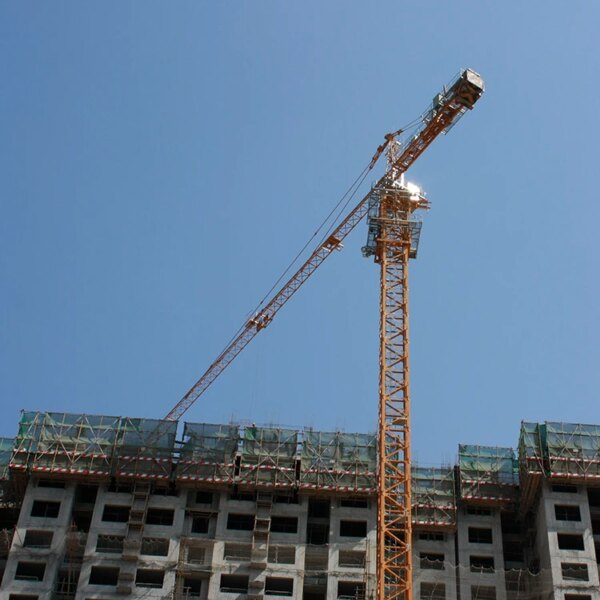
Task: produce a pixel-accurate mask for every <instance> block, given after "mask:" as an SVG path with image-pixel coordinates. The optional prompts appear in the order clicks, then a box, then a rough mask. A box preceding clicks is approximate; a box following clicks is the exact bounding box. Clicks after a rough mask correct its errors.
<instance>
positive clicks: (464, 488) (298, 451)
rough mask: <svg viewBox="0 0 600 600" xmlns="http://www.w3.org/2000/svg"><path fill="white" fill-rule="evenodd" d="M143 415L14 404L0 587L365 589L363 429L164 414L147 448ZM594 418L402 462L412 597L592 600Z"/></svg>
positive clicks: (54, 591) (370, 574) (354, 598)
mask: <svg viewBox="0 0 600 600" xmlns="http://www.w3.org/2000/svg"><path fill="white" fill-rule="evenodd" d="M156 426H157V423H156V422H150V421H148V420H141V419H140V420H132V419H121V418H113V417H110V418H109V417H90V416H87V415H57V414H48V413H24V416H23V419H22V422H21V425H20V428H19V434H18V435H17V437H16V438H15V439H14V440H10V441H6V440H3V441H2V442H1V443H2V444H3V445H2V446H0V448H4V449H5V452H4V453H0V462H1V464H0V467H1V469H2V471H1V472H2V481H3V487H2V498H1V500H2V504H1V506H0V524H1V528H2V532H1V534H2V535H1V539H2V545H1V546H0V548H1V549H0V561H1V562H0V569H1V570H2V583H1V586H0V600H34V599H37V600H50V599H56V600H109V599H116V598H132V599H133V598H144V599H146V600H159V599H167V598H169V599H173V600H179V599H186V600H196V599H197V600H203V599H210V600H213V599H225V600H234V599H243V600H258V599H266V598H273V599H274V600H277V599H278V598H280V599H281V598H298V599H304V600H334V599H336V600H337V599H341V600H363V599H365V600H366V599H368V598H369V599H370V598H374V590H375V585H374V584H375V543H376V502H375V500H376V496H375V473H374V469H375V464H376V462H375V458H376V454H375V451H376V444H375V442H376V440H375V437H374V436H373V435H370V434H346V433H340V432H329V433H328V432H315V431H312V430H293V429H281V428H273V427H269V428H258V427H255V426H254V425H252V426H248V427H242V426H239V425H231V424H229V425H207V424H186V425H185V427H184V432H183V436H182V439H181V441H180V442H176V439H175V438H176V427H177V425H176V424H174V425H173V426H171V425H169V427H171V429H170V430H169V431H168V432H167V433H165V432H164V431H163V432H162V433H161V436H159V439H158V441H155V442H154V445H153V446H152V447H148V446H147V445H145V444H144V440H147V439H149V438H148V434H149V433H152V431H154V430H155V428H156ZM532 432H533V433H532ZM596 433H598V434H600V428H598V431H596V429H592V428H591V426H579V425H571V424H552V423H547V424H541V425H539V424H527V423H524V424H522V429H521V437H520V441H519V449H518V452H517V453H515V452H514V451H513V450H511V449H509V448H495V447H482V446H465V445H461V446H459V453H458V461H457V464H456V465H452V466H447V467H440V468H435V469H432V468H419V467H415V468H414V470H413V490H414V494H413V497H414V502H413V527H414V531H413V559H414V597H415V598H419V599H431V600H442V599H444V600H446V599H447V600H458V599H460V600H471V599H475V600H479V599H481V600H517V599H519V600H524V599H529V598H532V599H533V598H535V599H540V600H545V599H551V598H552V599H554V598H556V599H560V600H600V584H599V579H598V562H599V560H600V477H598V476H599V475H600V435H598V440H596V439H595V437H594V436H595V435H596ZM154 437H156V436H154ZM597 442H598V443H597ZM553 444H554V445H553Z"/></svg>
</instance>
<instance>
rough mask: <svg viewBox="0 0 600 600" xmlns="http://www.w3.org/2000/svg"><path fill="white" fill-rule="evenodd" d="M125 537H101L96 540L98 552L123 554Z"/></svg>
mask: <svg viewBox="0 0 600 600" xmlns="http://www.w3.org/2000/svg"><path fill="white" fill-rule="evenodd" d="M124 541H125V537H124V536H122V535H99V536H98V538H97V539H96V552H102V553H103V554H121V552H123V543H124Z"/></svg>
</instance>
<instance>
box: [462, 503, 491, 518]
mask: <svg viewBox="0 0 600 600" xmlns="http://www.w3.org/2000/svg"><path fill="white" fill-rule="evenodd" d="M465 512H466V513H467V514H468V515H477V516H478V517H491V516H492V515H493V514H494V513H493V512H492V509H491V508H486V507H484V506H468V507H467V509H466V511H465Z"/></svg>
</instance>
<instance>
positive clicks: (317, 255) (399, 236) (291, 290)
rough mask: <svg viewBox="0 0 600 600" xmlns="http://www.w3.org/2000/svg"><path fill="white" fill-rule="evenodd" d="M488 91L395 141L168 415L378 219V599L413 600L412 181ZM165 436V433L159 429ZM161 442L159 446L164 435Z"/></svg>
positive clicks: (415, 232) (447, 96)
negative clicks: (347, 205) (365, 184)
mask: <svg viewBox="0 0 600 600" xmlns="http://www.w3.org/2000/svg"><path fill="white" fill-rule="evenodd" d="M483 91H484V85H483V80H482V78H481V77H480V76H479V75H478V74H477V73H476V72H474V71H472V70H470V69H466V70H464V71H462V72H461V73H460V74H459V75H458V77H457V78H456V79H455V80H454V81H453V82H452V83H451V84H450V85H449V86H447V88H444V89H443V91H442V92H441V93H439V94H437V95H436V96H435V97H434V100H433V103H432V104H431V105H430V106H429V107H428V108H427V110H426V111H425V112H424V113H423V114H422V115H421V117H419V119H418V121H417V125H416V128H415V130H414V133H413V134H412V136H411V137H410V138H409V139H407V140H406V141H405V142H404V143H403V144H400V143H399V142H398V140H397V137H398V136H399V135H400V134H401V133H403V131H402V130H399V131H396V132H394V133H390V134H387V135H386V136H385V142H384V143H383V144H382V145H381V146H379V148H378V149H377V152H376V153H375V156H374V157H373V159H372V160H371V162H370V164H369V165H368V166H367V167H366V169H365V170H364V171H363V175H362V179H361V182H362V181H363V180H364V178H365V176H366V174H367V173H368V172H369V171H370V170H371V169H372V168H373V167H374V166H375V163H376V162H377V160H378V159H379V157H380V156H381V154H382V153H383V152H384V151H385V150H386V149H387V151H388V154H387V156H388V167H387V170H386V172H385V174H384V175H383V176H382V177H381V178H380V179H379V180H378V181H377V182H376V183H375V185H374V186H373V187H372V189H371V191H369V192H368V193H367V194H366V196H364V197H363V198H362V200H360V202H359V203H358V204H357V205H356V206H355V207H354V208H353V209H352V210H351V211H350V212H349V213H348V214H347V215H346V216H345V217H344V218H342V219H341V220H340V221H339V223H338V224H337V226H336V227H335V228H334V229H333V231H332V232H331V234H330V235H328V236H327V237H326V239H324V240H323V241H322V243H320V244H319V245H318V247H317V248H316V249H315V250H314V251H313V252H312V254H311V255H310V256H309V258H308V259H307V260H306V262H305V263H304V264H303V265H302V266H301V267H300V268H299V269H298V271H297V272H296V273H295V274H294V275H293V276H292V277H291V278H290V279H289V280H288V281H287V282H286V283H285V284H284V285H283V286H282V287H281V289H279V291H277V292H276V293H275V294H273V296H272V297H271V298H270V299H269V300H268V301H267V302H266V303H265V304H264V306H263V307H262V308H260V309H259V310H258V311H257V312H256V313H255V314H254V315H253V316H252V318H251V319H249V320H248V321H247V322H246V323H245V324H244V325H243V326H242V328H241V329H240V331H239V332H238V333H237V335H236V336H235V337H234V338H233V340H232V341H231V343H229V344H228V345H227V347H226V348H225V349H224V350H223V352H222V353H221V354H220V355H219V356H218V357H217V358H216V360H215V361H214V362H213V363H212V364H211V365H210V367H209V368H208V369H207V370H206V372H205V373H204V374H203V375H202V377H200V379H199V380H198V381H197V382H196V383H195V384H194V385H193V386H192V387H191V388H190V390H189V391H188V392H187V393H186V394H185V396H184V397H183V398H182V399H181V400H180V401H179V402H178V403H177V404H176V405H175V406H174V407H173V409H172V410H171V411H170V412H169V413H168V414H167V416H166V417H165V419H166V420H167V421H173V420H178V419H179V418H180V417H181V416H182V415H183V414H184V413H185V412H186V411H187V409H188V408H189V407H190V406H191V405H192V404H193V403H194V402H195V401H196V400H197V399H198V398H199V397H200V396H201V395H202V394H203V393H204V392H205V391H206V390H207V388H208V387H209V386H210V385H211V384H212V383H213V382H214V381H215V379H217V377H219V375H220V374H221V373H222V372H223V371H224V370H225V369H226V368H227V366H228V365H230V364H231V362H232V361H233V360H234V359H235V358H236V357H237V356H238V354H240V352H241V351H242V350H243V349H244V348H245V347H246V346H247V345H248V344H249V343H250V342H251V341H252V339H253V338H254V337H255V336H256V335H257V334H258V333H259V332H260V331H261V330H262V329H264V328H265V327H266V326H267V325H269V323H271V321H272V320H273V318H274V317H275V315H276V314H277V313H278V312H279V310H280V309H281V308H283V306H284V305H285V304H286V303H287V302H288V300H290V298H291V297H292V296H293V295H294V294H295V293H296V292H297V291H298V290H299V289H300V287H301V286H302V284H303V283H304V282H305V281H307V280H308V278H309V277H310V276H311V275H312V274H313V273H314V272H315V271H316V269H317V268H318V267H319V266H320V265H321V264H322V263H323V262H324V261H325V260H326V259H327V258H328V257H329V256H330V255H331V254H332V252H333V251H334V250H339V249H341V248H342V242H343V241H344V239H345V238H346V236H348V235H349V234H350V232H351V231H352V230H353V229H354V228H355V227H356V226H357V225H358V223H360V222H361V221H362V220H363V218H365V217H368V240H367V244H366V246H365V247H364V248H363V254H364V255H365V256H373V257H374V259H375V262H376V263H378V264H379V266H380V271H381V275H380V286H381V295H380V347H379V357H380V358H379V367H380V369H379V370H380V373H379V421H378V444H379V448H378V473H377V475H378V508H377V598H378V600H393V599H396V598H402V599H404V600H411V599H412V556H411V533H412V522H411V477H410V474H411V458H410V395H409V379H410V378H409V337H408V261H409V259H410V258H414V257H416V253H417V247H418V241H419V233H420V229H421V222H420V221H419V220H418V219H417V218H416V217H415V212H416V211H417V210H419V209H425V208H428V206H429V203H428V202H427V200H426V199H425V197H424V196H423V195H422V194H421V192H420V191H419V190H418V188H416V186H412V185H411V184H405V183H404V179H403V174H404V173H405V172H406V170H407V169H408V168H409V167H410V166H411V165H412V164H413V163H414V162H415V161H416V160H417V158H418V157H419V156H420V155H421V154H422V153H423V152H424V151H425V150H426V149H427V147H428V146H429V145H430V144H431V143H432V142H433V140H434V139H435V138H436V137H437V136H438V135H440V134H441V133H445V132H447V131H448V130H449V129H450V128H451V127H452V126H453V125H455V124H456V122H457V121H458V120H459V119H460V117H462V115H463V114H464V113H465V112H466V111H467V110H469V109H472V108H473V106H474V105H475V103H476V102H477V100H478V99H479V98H480V97H481V95H482V94H483ZM159 429H160V427H159ZM158 434H159V430H157V432H155V433H153V434H151V436H150V438H152V437H153V436H154V435H158Z"/></svg>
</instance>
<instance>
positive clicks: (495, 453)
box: [458, 444, 519, 506]
mask: <svg viewBox="0 0 600 600" xmlns="http://www.w3.org/2000/svg"><path fill="white" fill-rule="evenodd" d="M458 462H459V472H460V477H459V484H460V485H459V489H460V498H461V500H463V501H465V502H469V503H478V504H490V505H500V506H503V505H510V504H513V503H515V502H516V500H517V492H518V483H519V480H518V463H517V460H516V459H515V453H514V450H513V449H512V448H501V447H497V446H471V445H467V444H459V446H458Z"/></svg>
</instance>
